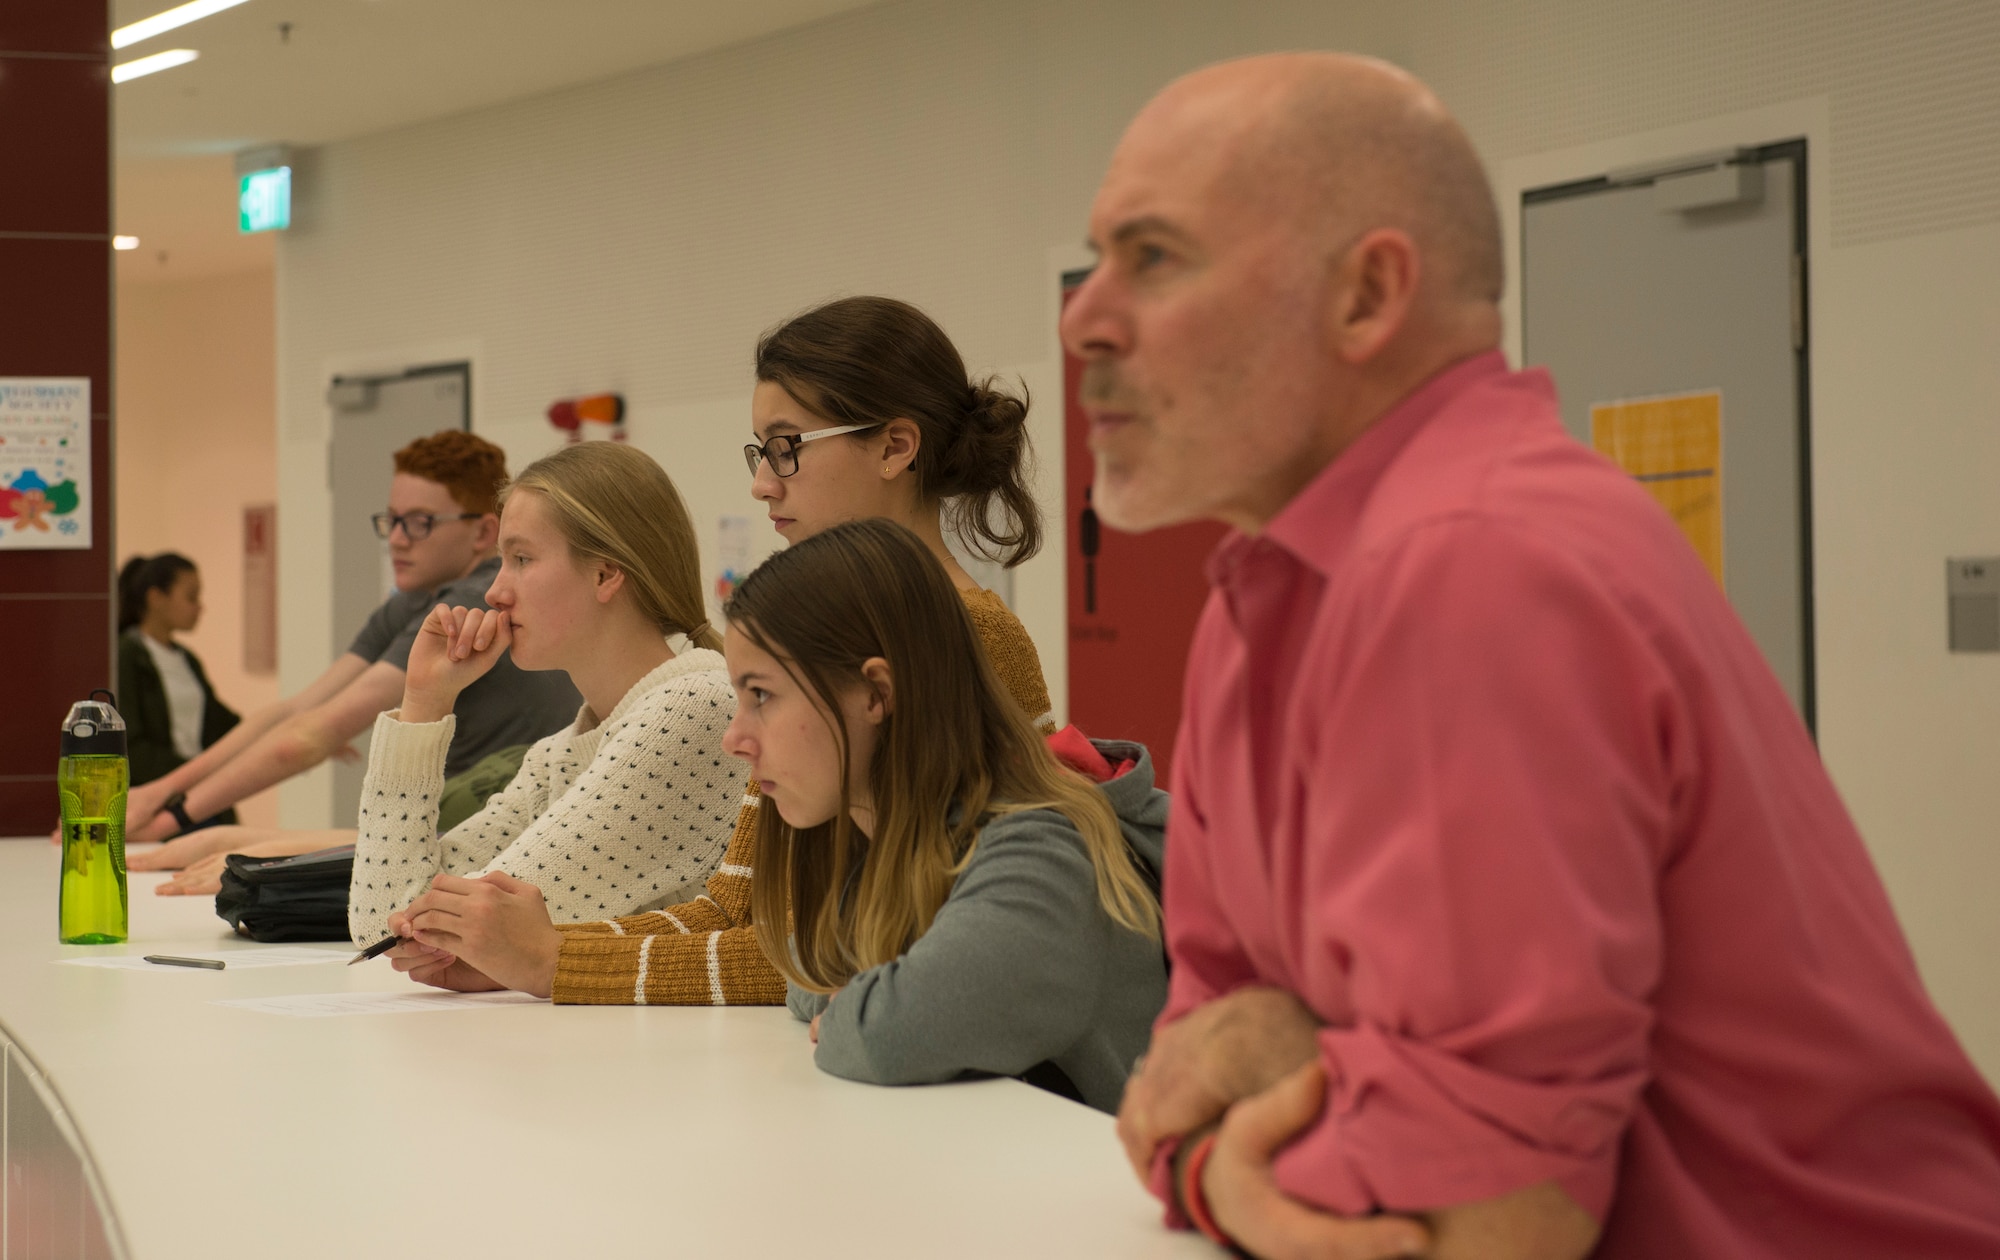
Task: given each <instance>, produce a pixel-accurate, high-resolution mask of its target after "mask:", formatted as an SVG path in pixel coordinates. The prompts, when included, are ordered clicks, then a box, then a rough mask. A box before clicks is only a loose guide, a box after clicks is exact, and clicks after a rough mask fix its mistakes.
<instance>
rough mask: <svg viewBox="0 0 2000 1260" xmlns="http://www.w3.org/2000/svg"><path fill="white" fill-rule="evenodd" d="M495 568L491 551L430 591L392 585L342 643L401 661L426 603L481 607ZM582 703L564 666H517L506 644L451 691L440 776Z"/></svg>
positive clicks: (549, 730) (522, 739)
mask: <svg viewBox="0 0 2000 1260" xmlns="http://www.w3.org/2000/svg"><path fill="white" fill-rule="evenodd" d="M499 572H500V557H498V556H495V557H493V558H492V559H491V560H488V561H487V562H486V563H484V564H482V565H480V566H479V567H478V568H476V569H474V570H473V571H472V572H470V573H468V574H466V575H465V576H464V577H462V578H460V579H458V580H457V581H456V582H447V583H445V584H444V585H443V586H441V587H439V588H438V589H436V590H434V591H397V592H396V593H395V594H393V595H391V596H390V597H389V598H388V599H387V600H385V601H384V602H383V604H382V606H381V607H380V608H377V609H376V610H375V611H374V612H373V613H370V614H369V616H368V621H367V623H366V624H365V625H363V626H362V627H361V633H360V634H357V635H355V636H354V642H353V643H352V644H350V645H349V646H348V649H347V650H348V651H350V652H352V653H354V654H355V655H356V656H358V657H360V658H361V659H362V660H364V661H367V662H368V663H369V664H371V665H372V664H374V663H375V662H377V661H386V662H388V663H389V664H391V665H394V666H395V667H396V668H397V669H408V668H409V665H410V648H411V646H412V645H413V644H415V643H416V641H417V631H418V630H419V629H421V628H422V626H423V624H424V618H425V617H428V616H430V613H431V609H433V608H435V607H437V606H438V605H439V604H449V605H450V606H452V607H453V608H484V607H486V588H487V587H489V586H491V585H493V579H494V577H495V576H496V575H497V574H498V573H499ZM582 707H583V697H582V696H580V695H578V694H577V691H576V688H575V687H573V686H571V685H570V681H569V675H568V674H565V673H564V672H562V671H561V670H559V669H544V670H533V671H530V670H524V669H517V668H515V665H514V660H513V654H512V653H511V652H510V653H508V654H507V655H505V656H502V657H501V658H500V663H499V664H498V665H495V666H494V667H493V668H492V669H491V670H489V671H487V673H486V676H485V677H483V678H481V679H480V680H479V681H478V682H476V683H473V684H472V685H471V686H470V687H467V688H466V689H465V690H464V691H462V692H460V693H459V696H458V703H457V704H456V705H454V706H453V709H452V711H453V712H454V713H456V714H458V733H457V734H456V735H454V736H453V737H452V741H451V751H450V752H448V753H447V754H446V755H445V759H444V772H445V776H446V777H447V778H449V777H450V776H452V775H455V774H460V773H462V772H464V771H466V770H470V769H471V768H472V767H473V766H474V765H475V764H477V763H478V761H479V759H480V758H481V757H484V756H486V754H488V753H493V752H498V751H500V750H501V749H502V748H511V747H513V746H514V745H516V744H532V743H534V742H535V741H536V740H538V739H540V738H542V737H543V736H544V735H553V734H555V733H556V732H557V731H559V730H562V729H563V728H565V727H567V726H568V725H569V724H570V723H571V722H574V721H576V711H577V710H578V709H580V708H582Z"/></svg>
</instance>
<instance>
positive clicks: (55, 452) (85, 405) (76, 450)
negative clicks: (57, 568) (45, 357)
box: [0, 376, 91, 551]
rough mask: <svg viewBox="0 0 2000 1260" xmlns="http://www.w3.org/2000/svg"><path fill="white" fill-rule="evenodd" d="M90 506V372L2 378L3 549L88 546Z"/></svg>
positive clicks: (0, 516)
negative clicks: (88, 375)
mask: <svg viewBox="0 0 2000 1260" xmlns="http://www.w3.org/2000/svg"><path fill="white" fill-rule="evenodd" d="M90 509H91V495H90V378H89V377H85V376H79V377H33V376H4V377H0V551H42V550H52V549H60V550H70V549H75V550H79V551H87V550H89V549H90Z"/></svg>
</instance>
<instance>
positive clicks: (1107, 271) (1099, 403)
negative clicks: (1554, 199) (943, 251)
mask: <svg viewBox="0 0 2000 1260" xmlns="http://www.w3.org/2000/svg"><path fill="white" fill-rule="evenodd" d="M1090 218H1091V225H1090V231H1091V243H1092V244H1093V245H1094V246H1095V247H1096V249H1097V251H1098V255H1099V265H1098V267H1097V268H1096V270H1095V271H1093V272H1092V274H1091V276H1090V279H1089V280H1088V281H1086V282H1085V284H1084V285H1083V287H1082V288H1081V289H1079V290H1077V291H1076V292H1075V293H1074V294H1073V295H1072V297H1071V298H1070V301H1069V305H1068V306H1067V307H1066V308H1065V310H1064V314H1063V323H1062V327H1063V343H1064V345H1066V346H1067V347H1068V348H1069V350H1070V352H1071V353H1072V354H1075V355H1076V356H1077V357H1079V358H1081V359H1082V360H1084V373H1083V379H1082V386H1081V390H1080V392H1079V401H1080V402H1081V403H1082V404H1083V407H1084V409H1085V411H1086V413H1087V414H1088V415H1089V416H1090V419H1091V426H1090V446H1091V451H1092V453H1093V454H1094V455H1095V456H1096V460H1097V478H1096V481H1095V483H1094V490H1093V504H1094V506H1095V508H1096V510H1097V512H1098V514H1099V515H1100V516H1102V517H1103V518H1104V519H1105V520H1106V521H1108V522H1110V523H1111V524H1112V525H1114V526H1117V527H1118V528H1121V529H1151V528H1154V527H1156V526H1160V525H1168V524H1172V523H1174V522H1175V521H1181V520H1188V519H1191V518H1194V517H1203V516H1206V517H1214V518H1217V519H1221V520H1225V521H1228V522H1229V523H1231V524H1234V525H1237V526H1239V527H1241V528H1244V529H1249V530H1255V529H1257V528H1260V527H1261V523H1262V522H1264V521H1267V520H1269V519H1270V517H1271V515H1272V514H1273V513H1275V512H1276V511H1277V510H1279V509H1280V508H1281V507H1282V506H1283V504H1285V503H1286V502H1289V501H1290V499H1291V497H1292V496H1293V495H1294V494H1296V493H1297V492H1298V490H1299V489H1301V488H1302V487H1303V486H1304V485H1305V484H1306V483H1307V482H1309V481H1310V480H1311V479H1312V478H1313V477H1314V476H1315V475H1317V473H1318V471H1319V470H1320V469H1322V468H1324V467H1325V466H1326V465H1327V464H1328V463H1329V462H1330V461H1331V460H1333V459H1334V458H1335V457H1336V456H1337V455H1338V454H1339V452H1340V451H1341V450H1343V449H1345V447H1346V446H1347V445H1348V444H1349V443H1351V442H1352V441H1353V440H1354V439H1355V438H1356V437H1357V436H1358V435H1359V434H1360V433H1361V431H1362V430H1363V429H1365V428H1367V426H1368V425H1370V424H1372V423H1373V422H1374V420H1375V419H1376V418H1377V417H1379V416H1381V415H1382V414H1384V413H1385V412H1387V411H1388V410H1389V408H1391V407H1392V406H1394V404H1395V403H1396V402H1397V400H1399V399H1401V398H1403V397H1405V396H1407V395H1408V394H1409V393H1410V392H1411V391H1412V390H1414V389H1416V388H1417V387H1418V386H1419V385H1421V384H1422V382H1424V381H1425V380H1428V379H1429V378H1430V377H1432V376H1434V375H1435V374H1436V373H1437V372H1439V371H1441V370H1442V369H1443V368H1445V367H1447V366H1449V365H1450V364H1452V363H1455V362H1458V361H1459V360H1461V359H1464V358H1467V357H1469V356H1471V355H1474V354H1478V353H1481V352H1483V351H1487V350H1491V349H1493V348H1494V346H1495V345H1496V344H1497V343H1498V341H1499V329H1500V315H1499V308H1498V305H1497V303H1498V299H1499V296H1500V283H1501V274H1500V273H1501V263H1500V233H1499V226H1498V216H1497V215H1496V214H1495V212H1494V206H1493V195H1492V192H1491V190H1490V189H1489V188H1488V187H1487V184H1486V176H1485V172H1484V171H1483V169H1482V168H1481V167H1480V164H1479V159H1478V156H1477V155H1476V154H1475V153H1474V152H1473V149H1472V145H1471V143H1470V141H1468V140H1467V139H1466V136H1465V133H1464V131H1463V130H1461V129H1460V128H1459V126H1458V124H1457V123H1455V122H1453V121H1452V119H1451V116H1450V115H1449V114H1447V113H1446V112H1445V110H1444V107H1443V106H1442V105H1440V104H1439V103H1438V101H1437V98H1436V97H1434V96H1432V95H1431V93H1430V92H1429V90H1428V89H1426V88H1425V87H1424V86H1423V85H1422V84H1421V83H1418V82H1417V81H1416V80H1415V79H1413V78H1411V77H1410V76H1409V75H1407V74H1404V73H1403V72H1402V71H1400V70H1397V69H1395V68H1394V67H1392V66H1389V65H1386V64H1384V63H1382V62H1379V61H1372V60H1368V59H1366V58H1360V57H1347V56H1339V55H1335V54H1328V53H1292V54H1284V55H1279V56H1267V57H1253V58H1246V59H1244V60H1241V61H1233V62H1225V63H1223V64H1221V65H1217V66H1211V67H1209V68H1207V69H1205V70H1199V71H1196V72H1195V73H1193V74H1190V75H1188V76H1187V77H1185V78H1183V79H1180V80H1178V81H1176V82H1175V83H1173V84H1171V85H1169V86H1168V87H1167V88H1166V89H1165V90H1164V91H1162V92H1161V93H1160V94H1159V95H1158V96H1157V97H1155V98H1154V99H1153V100H1152V101H1151V102H1150V103H1149V104H1148V105H1147V106H1146V107H1145V109H1143V110H1142V111H1140V113H1139V116H1138V117H1137V118H1136V119H1134V120H1133V122H1132V125H1131V126H1130V127H1129V128H1128V129H1127V130H1126V132H1125V136H1124V138H1123V139H1122V140H1121V141H1120V142H1119V145H1118V149H1117V152H1116V153H1115V154H1113V156H1112V159H1111V169H1110V170H1109V171H1108V172H1107V173H1106V175H1105V178H1104V184H1103V187H1101V188H1100V189H1099V190H1098V194H1097V199H1096V201H1095V203H1094V204H1093V206H1092V208H1091V215H1090Z"/></svg>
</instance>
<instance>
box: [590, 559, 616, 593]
mask: <svg viewBox="0 0 2000 1260" xmlns="http://www.w3.org/2000/svg"><path fill="white" fill-rule="evenodd" d="M590 575H591V577H592V579H593V580H595V581H596V583H597V590H596V592H595V593H596V595H597V602H598V603H600V604H608V603H610V602H611V597H612V596H613V595H616V594H617V593H618V592H620V591H622V590H624V589H625V570H623V569H621V568H619V567H618V566H617V565H615V564H612V563H611V562H610V561H608V560H599V561H598V562H597V563H596V564H594V565H592V566H591V570H590Z"/></svg>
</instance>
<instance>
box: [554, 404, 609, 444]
mask: <svg viewBox="0 0 2000 1260" xmlns="http://www.w3.org/2000/svg"><path fill="white" fill-rule="evenodd" d="M549 423H550V424H552V425H554V426H555V427H556V428H558V429H561V430H562V431H563V433H564V434H565V435H566V438H567V440H568V441H571V442H623V441H624V440H625V396H624V395H623V394H590V395H587V396H585V397H583V398H563V399H559V400H557V401H556V402H554V403H551V404H550V405H549Z"/></svg>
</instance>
